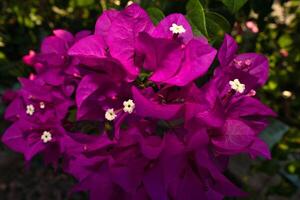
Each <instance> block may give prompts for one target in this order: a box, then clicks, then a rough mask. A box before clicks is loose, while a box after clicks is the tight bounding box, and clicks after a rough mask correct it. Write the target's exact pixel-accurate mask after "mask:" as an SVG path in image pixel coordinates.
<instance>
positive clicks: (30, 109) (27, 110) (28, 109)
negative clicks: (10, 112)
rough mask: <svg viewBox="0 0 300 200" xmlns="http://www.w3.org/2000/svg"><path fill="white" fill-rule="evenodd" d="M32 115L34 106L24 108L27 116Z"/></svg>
mask: <svg viewBox="0 0 300 200" xmlns="http://www.w3.org/2000/svg"><path fill="white" fill-rule="evenodd" d="M33 113H34V106H33V105H32V104H29V105H27V106H26V114H27V115H30V116H31V115H33Z"/></svg>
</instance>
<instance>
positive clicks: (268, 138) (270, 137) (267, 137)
mask: <svg viewBox="0 0 300 200" xmlns="http://www.w3.org/2000/svg"><path fill="white" fill-rule="evenodd" d="M288 130H289V126H287V125H286V124H284V123H283V122H281V121H279V120H275V119H274V120H272V122H271V123H270V125H269V126H268V127H267V128H266V129H265V130H264V131H263V132H262V133H261V134H260V137H261V138H262V139H263V140H264V141H265V142H266V143H267V144H268V145H269V147H270V148H272V147H273V146H274V145H275V144H276V143H277V142H279V140H280V139H281V138H282V136H283V135H284V133H286V132H287V131H288Z"/></svg>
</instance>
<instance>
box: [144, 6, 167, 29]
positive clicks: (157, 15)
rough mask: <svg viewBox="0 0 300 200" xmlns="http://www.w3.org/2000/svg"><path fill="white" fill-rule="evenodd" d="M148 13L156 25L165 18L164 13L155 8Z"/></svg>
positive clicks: (149, 9)
mask: <svg viewBox="0 0 300 200" xmlns="http://www.w3.org/2000/svg"><path fill="white" fill-rule="evenodd" d="M147 12H148V14H149V15H150V18H151V20H152V22H153V23H154V24H155V25H156V24H158V23H159V22H160V20H162V19H163V18H164V17H165V15H164V13H163V12H162V11H161V10H160V9H158V8H155V7H150V8H148V9H147Z"/></svg>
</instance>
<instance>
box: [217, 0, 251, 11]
mask: <svg viewBox="0 0 300 200" xmlns="http://www.w3.org/2000/svg"><path fill="white" fill-rule="evenodd" d="M222 2H223V3H224V4H225V6H226V7H227V8H228V9H229V11H230V12H231V13H236V12H237V11H239V9H240V8H241V7H243V5H244V4H245V3H246V2H247V0H222Z"/></svg>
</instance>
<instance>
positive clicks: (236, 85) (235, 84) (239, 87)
mask: <svg viewBox="0 0 300 200" xmlns="http://www.w3.org/2000/svg"><path fill="white" fill-rule="evenodd" d="M229 85H230V86H231V89H233V90H235V91H236V92H239V93H243V92H244V91H245V84H242V83H241V82H240V81H239V79H234V80H233V81H229Z"/></svg>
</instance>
